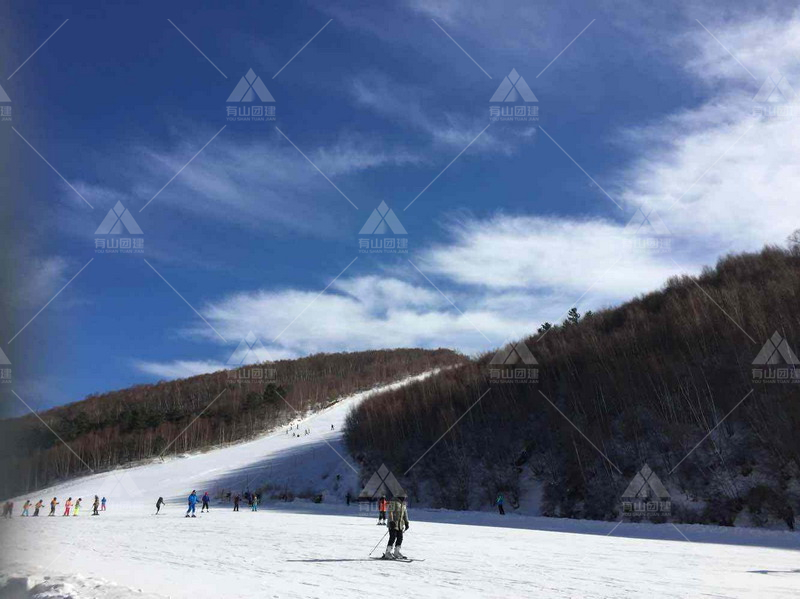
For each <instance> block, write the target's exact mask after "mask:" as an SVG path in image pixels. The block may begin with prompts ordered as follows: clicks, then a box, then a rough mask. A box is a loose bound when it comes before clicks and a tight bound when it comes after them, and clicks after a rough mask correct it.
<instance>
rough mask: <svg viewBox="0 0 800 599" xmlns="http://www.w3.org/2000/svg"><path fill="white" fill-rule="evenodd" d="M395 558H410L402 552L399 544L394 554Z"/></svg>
mask: <svg viewBox="0 0 800 599" xmlns="http://www.w3.org/2000/svg"><path fill="white" fill-rule="evenodd" d="M393 558H394V559H408V558H406V556H405V555H403V554H402V553H400V547H399V546H398V547H395V548H394V556H393Z"/></svg>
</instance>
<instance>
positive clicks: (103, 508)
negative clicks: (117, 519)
mask: <svg viewBox="0 0 800 599" xmlns="http://www.w3.org/2000/svg"><path fill="white" fill-rule="evenodd" d="M100 511H101V512H105V511H106V498H105V497H103V498H102V499H101V500H100Z"/></svg>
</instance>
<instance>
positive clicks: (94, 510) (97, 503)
mask: <svg viewBox="0 0 800 599" xmlns="http://www.w3.org/2000/svg"><path fill="white" fill-rule="evenodd" d="M99 507H100V498H99V497H98V496H97V495H95V496H94V501H93V502H92V516H99V515H100V514H99V513H98V511H97V509H98V508H99Z"/></svg>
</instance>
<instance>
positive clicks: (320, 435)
mask: <svg viewBox="0 0 800 599" xmlns="http://www.w3.org/2000/svg"><path fill="white" fill-rule="evenodd" d="M429 374H430V373H428V374H425V375H421V376H418V377H410V378H409V379H406V380H405V381H402V382H399V383H395V384H393V385H390V386H385V387H382V388H378V389H374V390H372V391H369V392H365V393H360V394H357V395H354V396H351V397H349V398H346V399H343V400H341V401H339V402H338V403H336V404H335V405H334V406H332V407H330V408H328V409H327V410H325V411H323V412H320V413H317V414H314V415H312V416H310V417H308V418H306V419H304V420H302V421H301V420H298V421H297V422H295V423H294V426H295V429H294V432H295V434H297V433H299V434H300V436H295V437H292V435H291V433H289V434H287V430H288V429H281V430H279V431H275V432H273V433H271V434H267V435H264V436H262V437H260V438H258V439H256V440H253V441H249V442H246V443H241V444H237V445H231V446H228V447H223V448H218V449H215V450H212V451H208V452H205V453H199V454H194V455H189V456H186V457H184V458H173V459H170V460H168V461H166V462H163V463H152V464H143V465H140V466H137V467H134V468H129V469H125V470H117V471H115V472H108V473H103V474H97V475H93V476H88V477H84V478H81V479H77V480H73V481H70V482H67V483H64V484H60V485H57V486H55V487H52V488H49V489H45V490H42V491H40V492H37V493H36V494H31V495H30V498H31V499H32V500H34V501H36V500H38V499H39V498H42V499H44V500H45V501H46V502H47V501H49V499H51V498H52V497H53V496H57V497H58V500H59V501H60V502H61V503H62V505H60V506H59V508H63V502H64V500H65V499H66V498H67V497H68V496H71V497H72V498H73V499H75V498H77V497H82V498H83V510H82V512H81V514H80V516H78V517H69V518H65V517H61V516H60V513H61V509H59V511H58V513H59V515H58V516H57V517H54V518H48V517H46V513H47V510H44V512H43V513H42V514H41V515H40V517H38V518H36V519H34V518H21V517H19V513H20V510H21V504H22V501H24V499H26V498H18V499H16V500H15V508H14V516H13V518H11V519H10V520H6V521H2V522H0V525H2V528H1V529H0V530H2V534H3V537H4V547H5V549H6V551H5V552H4V554H3V556H2V563H1V564H0V566H2V569H1V571H2V572H3V573H4V574H5V580H6V581H8V585H7V586H6V588H5V590H4V591H3V592H0V597H17V596H18V597H49V598H66V597H72V598H80V599H82V598H88V597H111V598H114V599H123V598H128V597H140V598H142V599H148V598H156V597H192V598H193V599H194V598H200V597H214V598H218V597H220V596H225V597H248V598H253V597H298V598H299V597H323V596H324V597H325V598H326V599H330V598H333V597H356V596H363V595H365V594H370V595H375V594H377V595H383V594H390V595H391V596H396V597H405V596H415V597H464V596H481V597H501V596H502V597H525V596H537V597H555V598H562V597H563V598H566V597H607V598H619V597H634V596H643V595H652V594H654V593H655V594H657V595H658V596H660V597H697V596H704V595H714V596H724V597H752V596H763V597H791V596H797V591H798V588H800V586H799V585H800V570H798V566H797V559H798V550H800V541H798V535H797V534H796V533H788V532H776V531H755V530H740V529H735V530H732V529H719V528H716V527H707V526H683V525H681V526H680V529H678V528H675V527H673V526H672V525H669V524H665V525H658V526H656V525H647V524H640V525H635V524H622V525H619V526H617V524H615V523H613V522H591V521H567V520H557V519H547V518H536V517H528V516H520V515H517V514H509V515H508V516H506V517H505V518H504V519H501V518H500V516H498V515H496V514H494V513H476V512H449V511H438V510H424V509H419V508H417V507H416V506H414V505H412V506H410V516H411V522H412V524H411V529H410V530H409V532H408V534H407V536H406V542H405V543H404V551H405V553H406V554H407V555H410V556H412V557H415V558H420V559H424V560H425V561H418V562H414V563H408V564H405V563H386V562H381V561H374V560H370V559H369V552H370V550H371V549H373V547H375V546H376V545H379V546H380V547H382V546H383V543H382V542H381V536H382V535H383V534H384V532H385V529H384V528H382V527H378V526H376V525H375V516H374V514H372V513H366V512H363V511H361V510H360V509H359V507H358V506H356V505H351V506H347V505H345V504H344V503H343V497H344V495H345V493H346V492H347V491H348V490H349V491H351V492H352V493H353V494H357V492H358V491H359V483H360V481H359V478H360V477H359V476H358V475H357V473H356V472H354V470H353V469H351V467H350V466H348V464H347V463H345V462H349V463H350V465H352V466H353V467H354V468H357V465H356V464H355V463H353V461H352V459H351V457H350V456H348V455H347V454H346V450H345V448H344V444H343V440H342V436H341V427H342V424H343V422H344V419H345V417H346V415H347V413H348V412H349V410H350V409H352V408H353V407H354V406H355V405H358V404H359V403H360V402H362V401H365V400H366V399H368V398H369V397H370V396H372V395H374V394H375V393H377V392H380V391H382V390H385V389H386V388H390V387H396V386H399V385H403V384H406V383H408V382H410V381H412V380H417V379H419V378H422V377H425V376H429ZM332 425H333V429H332V428H331V426H332ZM298 426H299V428H297V427H298ZM306 430H310V434H308V435H306V434H304V433H305V431H306ZM337 476H338V479H337ZM263 485H270V486H271V487H273V488H274V492H275V493H276V494H277V493H280V492H281V490H287V489H288V490H290V491H291V492H292V493H295V494H297V493H300V494H309V495H311V494H316V493H322V494H323V496H324V501H323V503H321V504H315V503H312V502H311V501H307V500H299V499H298V500H295V501H293V502H288V503H287V502H283V501H277V500H276V501H269V500H268V501H266V502H265V503H264V504H263V505H262V506H261V507H260V510H259V511H258V512H257V513H253V512H251V511H250V510H249V509H248V508H247V505H246V504H243V506H242V510H241V511H240V512H238V513H234V512H233V511H232V510H231V506H230V504H229V503H227V502H225V501H220V500H218V499H215V500H214V502H213V503H212V508H211V512H210V513H207V514H198V517H197V518H196V519H188V520H187V519H185V518H184V517H183V516H184V512H185V497H186V496H187V495H188V493H189V492H190V491H191V490H192V489H196V490H197V491H198V492H199V493H202V492H203V491H205V490H208V491H209V492H210V493H211V494H212V495H218V494H219V492H220V491H222V490H223V489H231V488H233V489H246V488H248V487H249V488H251V489H255V488H258V487H261V486H263ZM271 492H272V491H270V492H269V493H271ZM95 494H98V495H104V496H106V497H107V498H108V510H107V511H106V512H104V513H102V514H101V515H100V516H99V517H92V516H90V515H89V514H90V511H91V510H90V504H91V499H92V498H93V496H94V495H95ZM159 496H163V497H164V498H165V499H166V500H167V505H166V507H165V508H163V509H162V514H161V515H160V516H158V517H156V516H154V515H153V513H154V511H155V508H154V504H155V501H156V498H157V497H159ZM373 555H374V554H373ZM13 577H17V580H12V578H13ZM45 577H47V578H45ZM35 585H38V586H35ZM15 587H16V588H17V589H19V594H12V589H13V588H15ZM29 588H31V589H32V590H27V589H29ZM3 593H5V594H3Z"/></svg>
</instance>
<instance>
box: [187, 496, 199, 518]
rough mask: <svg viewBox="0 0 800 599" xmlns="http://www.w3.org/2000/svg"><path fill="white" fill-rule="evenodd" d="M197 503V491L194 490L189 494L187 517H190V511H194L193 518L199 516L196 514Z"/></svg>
mask: <svg viewBox="0 0 800 599" xmlns="http://www.w3.org/2000/svg"><path fill="white" fill-rule="evenodd" d="M196 505H197V491H194V490H192V494H191V495H189V509H188V510H186V517H187V518H188V517H189V512H191V513H192V518H197V516H195V515H194V510H195V506H196Z"/></svg>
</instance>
